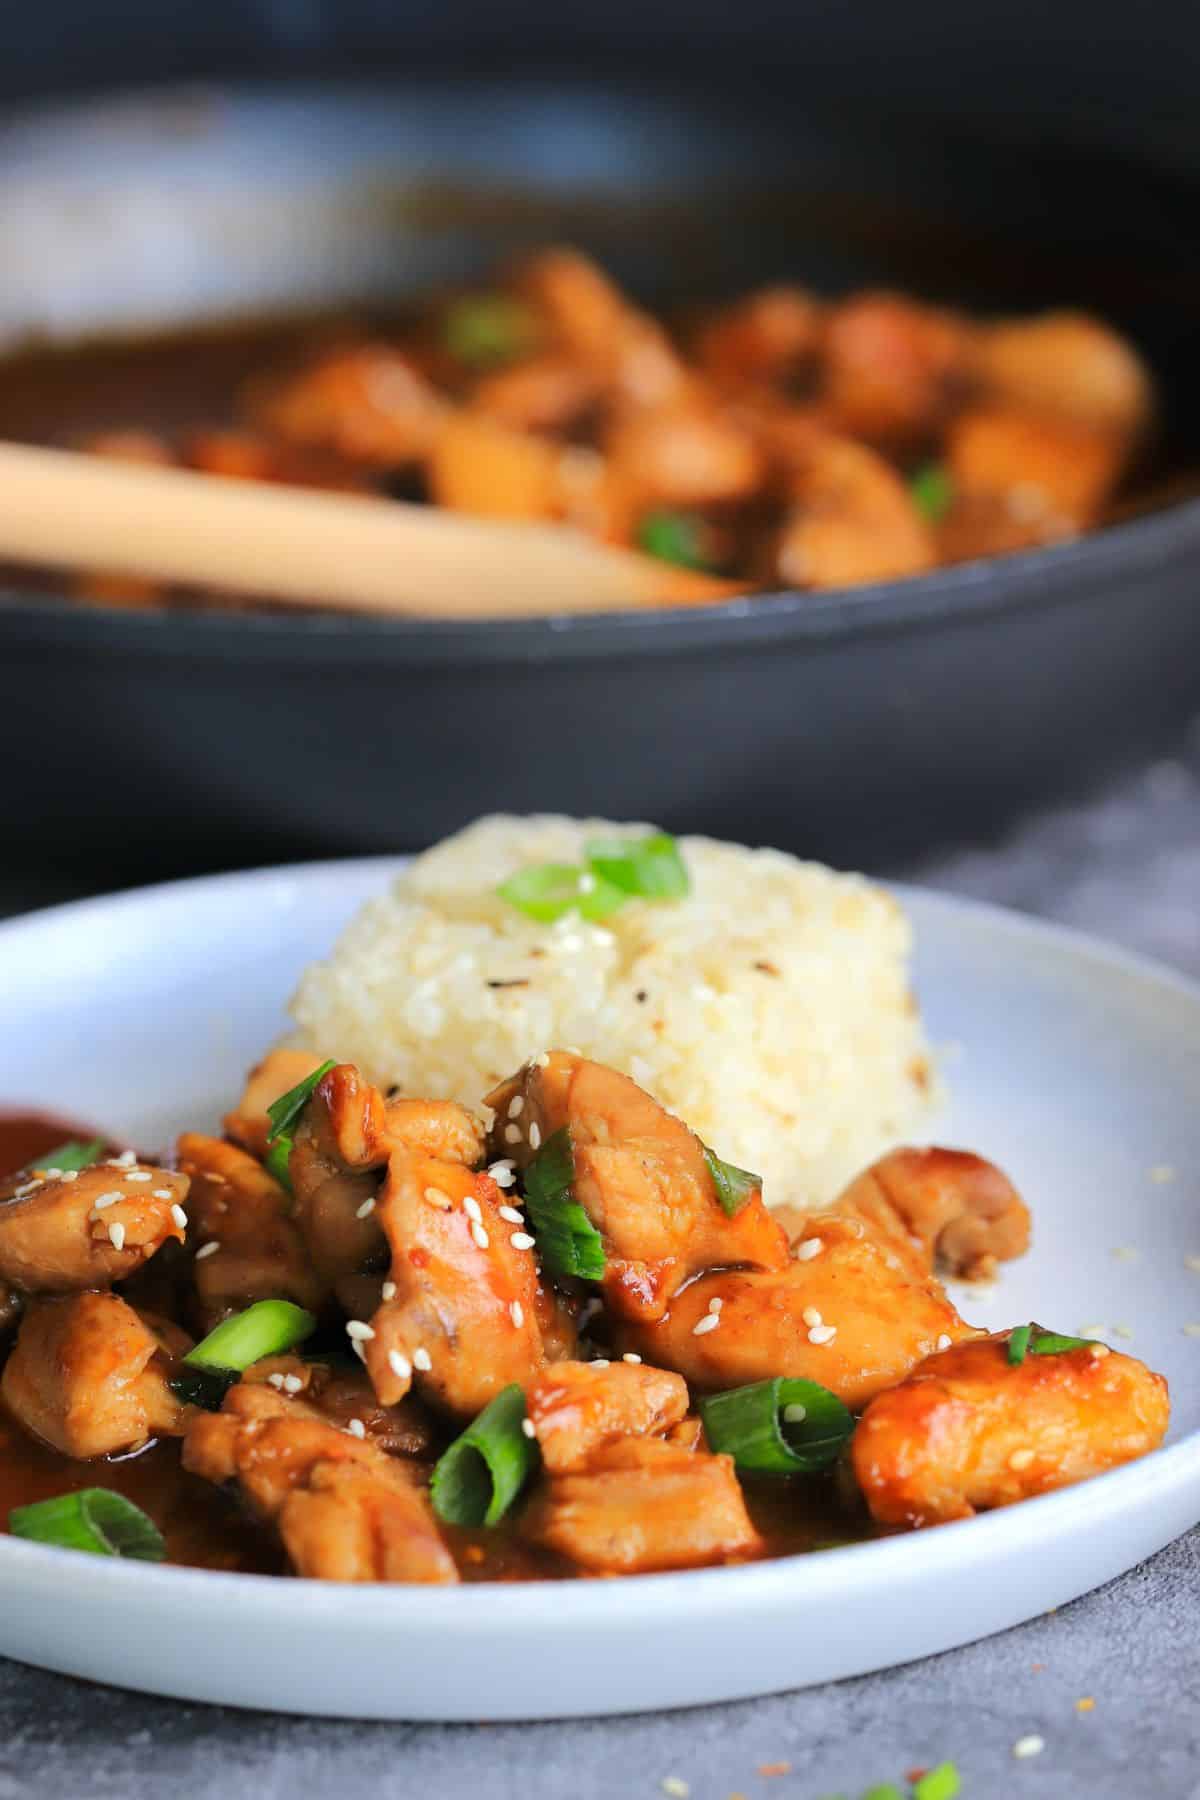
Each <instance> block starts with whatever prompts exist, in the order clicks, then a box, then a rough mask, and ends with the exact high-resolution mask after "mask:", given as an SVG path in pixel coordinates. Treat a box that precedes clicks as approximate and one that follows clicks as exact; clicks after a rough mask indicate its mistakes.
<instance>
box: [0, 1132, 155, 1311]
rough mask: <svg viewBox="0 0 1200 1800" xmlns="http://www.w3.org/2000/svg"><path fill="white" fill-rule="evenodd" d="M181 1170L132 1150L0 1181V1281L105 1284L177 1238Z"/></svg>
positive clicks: (57, 1288) (54, 1288) (33, 1285)
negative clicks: (137, 1155) (137, 1157)
mask: <svg viewBox="0 0 1200 1800" xmlns="http://www.w3.org/2000/svg"><path fill="white" fill-rule="evenodd" d="M187 1195H188V1179H187V1176H186V1175H181V1174H178V1173H176V1172H175V1171H174V1170H173V1169H160V1168H158V1167H157V1166H156V1165H155V1164H153V1163H139V1162H136V1161H135V1160H134V1158H133V1154H132V1152H127V1153H126V1154H125V1155H123V1156H120V1157H112V1158H109V1159H108V1160H107V1161H105V1162H101V1163H95V1164H93V1165H92V1167H91V1168H87V1169H78V1170H75V1169H67V1170H63V1171H55V1170H53V1169H39V1168H36V1167H35V1168H32V1169H23V1170H21V1171H20V1172H19V1173H18V1174H16V1175H10V1176H8V1177H6V1179H5V1180H3V1181H0V1281H4V1282H6V1283H9V1284H10V1285H11V1286H13V1287H15V1288H19V1289H21V1290H22V1291H24V1292H25V1293H28V1294H65V1293H73V1292H77V1291H78V1290H79V1289H80V1288H100V1287H108V1286H110V1285H111V1283H112V1282H114V1281H123V1280H124V1279H125V1278H126V1277H127V1276H130V1275H132V1274H133V1273H134V1271H135V1270H136V1269H139V1268H140V1267H141V1266H142V1264H143V1263H144V1262H146V1261H147V1260H148V1259H149V1258H150V1257H151V1256H153V1255H154V1253H155V1251H156V1250H158V1249H160V1248H161V1246H162V1245H163V1244H165V1243H166V1242H167V1241H168V1240H169V1239H171V1238H175V1239H177V1240H178V1242H179V1243H182V1242H183V1238H184V1231H185V1228H186V1225H187V1218H186V1215H185V1213H184V1211H183V1203H184V1201H185V1200H186V1199H187Z"/></svg>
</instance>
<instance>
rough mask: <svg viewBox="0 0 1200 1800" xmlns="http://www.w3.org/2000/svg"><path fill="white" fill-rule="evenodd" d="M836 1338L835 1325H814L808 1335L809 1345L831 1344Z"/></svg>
mask: <svg viewBox="0 0 1200 1800" xmlns="http://www.w3.org/2000/svg"><path fill="white" fill-rule="evenodd" d="M836 1336H837V1326H836V1325H814V1326H813V1327H812V1329H811V1330H810V1331H809V1334H808V1341H809V1343H810V1344H831V1343H832V1342H833V1340H834V1338H835V1337H836Z"/></svg>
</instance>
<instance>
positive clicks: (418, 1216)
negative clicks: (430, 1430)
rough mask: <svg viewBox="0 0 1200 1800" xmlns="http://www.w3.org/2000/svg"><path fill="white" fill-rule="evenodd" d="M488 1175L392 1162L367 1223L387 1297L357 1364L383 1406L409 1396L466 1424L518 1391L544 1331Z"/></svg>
mask: <svg viewBox="0 0 1200 1800" xmlns="http://www.w3.org/2000/svg"><path fill="white" fill-rule="evenodd" d="M504 1204H505V1201H504V1196H503V1194H502V1193H501V1191H500V1189H499V1188H498V1187H497V1186H496V1184H495V1182H494V1181H493V1180H492V1179H491V1177H490V1176H488V1175H482V1174H474V1173H472V1171H471V1170H469V1169H464V1168H463V1167H462V1165H461V1164H458V1163H443V1162H438V1161H436V1160H435V1159H434V1158H432V1157H426V1156H418V1155H414V1154H413V1153H412V1152H410V1151H406V1150H397V1151H395V1152H394V1153H393V1155H392V1159H391V1162H390V1163H389V1165H388V1178H387V1182H386V1184H385V1186H384V1189H383V1192H382V1194H381V1196H380V1200H379V1205H378V1209H377V1210H378V1216H379V1219H380V1222H381V1224H382V1226H383V1229H384V1231H385V1232H386V1234H387V1239H388V1244H389V1246H390V1248H391V1253H392V1263H391V1270H390V1280H391V1291H390V1295H389V1296H388V1297H385V1299H384V1301H383V1304H382V1305H381V1306H380V1308H379V1310H378V1312H377V1313H376V1314H375V1316H374V1317H373V1318H372V1320H371V1321H370V1326H369V1331H370V1336H368V1337H365V1338H364V1337H362V1336H359V1337H358V1340H357V1341H358V1342H359V1343H362V1344H364V1345H365V1360H366V1365H367V1369H368V1371H369V1373H370V1376H371V1380H372V1382H373V1384H374V1387H375V1392H376V1393H377V1394H378V1395H379V1398H380V1400H381V1401H383V1402H384V1404H385V1405H392V1404H394V1403H395V1402H396V1401H398V1400H401V1399H402V1398H403V1397H404V1395H405V1394H406V1393H407V1392H408V1391H409V1387H410V1385H411V1384H412V1383H413V1381H414V1380H415V1382H416V1384H417V1387H418V1389H419V1391H420V1392H421V1393H422V1394H423V1395H424V1396H425V1397H426V1398H427V1399H430V1400H431V1401H433V1402H434V1403H435V1404H436V1405H438V1406H440V1407H443V1408H445V1410H447V1411H448V1412H452V1413H456V1414H459V1415H462V1416H470V1415H473V1414H475V1413H477V1412H479V1411H480V1409H481V1408H482V1407H484V1406H486V1405H487V1403H488V1401H489V1400H492V1399H494V1398H495V1396H496V1395H497V1394H498V1393H499V1392H500V1390H501V1389H502V1388H504V1387H507V1386H508V1385H509V1384H510V1383H511V1382H518V1383H519V1384H520V1385H521V1386H522V1387H525V1386H527V1385H528V1384H529V1383H530V1382H531V1381H532V1380H533V1379H534V1377H535V1376H536V1375H537V1373H538V1371H539V1370H540V1369H541V1367H542V1366H543V1364H544V1362H545V1360H546V1340H545V1337H544V1334H543V1329H542V1327H543V1321H545V1322H546V1324H547V1325H548V1326H549V1325H551V1324H552V1323H554V1322H555V1314H556V1311H557V1308H556V1303H555V1302H554V1300H553V1298H552V1297H551V1296H550V1295H549V1294H548V1293H547V1292H546V1291H545V1290H544V1289H543V1288H542V1287H541V1284H540V1280H539V1275H538V1267H537V1263H536V1262H535V1260H534V1258H533V1256H532V1254H531V1253H530V1250H529V1248H528V1247H525V1248H519V1247H518V1245H515V1244H514V1243H513V1238H514V1237H516V1238H517V1239H518V1240H520V1238H521V1236H522V1234H521V1232H520V1231H519V1230H518V1229H514V1227H513V1225H512V1224H511V1222H508V1221H506V1220H504V1219H503V1218H501V1216H500V1211H499V1209H500V1207H501V1206H502V1205H504Z"/></svg>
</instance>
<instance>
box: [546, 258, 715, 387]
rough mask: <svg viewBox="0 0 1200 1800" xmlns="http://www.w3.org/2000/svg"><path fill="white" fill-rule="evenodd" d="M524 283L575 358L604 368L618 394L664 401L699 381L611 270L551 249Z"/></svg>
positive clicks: (603, 371) (603, 372) (554, 331)
mask: <svg viewBox="0 0 1200 1800" xmlns="http://www.w3.org/2000/svg"><path fill="white" fill-rule="evenodd" d="M518 287H519V289H520V291H521V293H522V294H523V295H524V297H525V298H527V299H528V300H530V301H531V302H532V304H533V305H534V306H536V307H537V308H538V310H539V311H540V312H541V313H542V315H543V316H544V317H545V318H546V320H547V321H548V323H549V326H550V328H551V330H552V332H553V334H554V335H555V336H556V337H557V338H558V340H559V342H560V343H562V344H563V345H564V346H565V347H566V348H567V349H568V350H569V351H570V352H571V353H572V354H573V355H574V356H576V357H577V358H579V360H580V361H582V362H584V363H588V364H591V365H592V366H593V367H595V368H596V369H598V370H599V371H600V373H601V375H602V377H603V379H604V381H605V383H606V384H607V385H608V387H609V389H610V391H611V392H612V393H613V395H614V396H616V397H618V398H620V399H623V400H625V401H627V402H629V403H631V404H634V405H639V406H658V405H661V404H663V403H664V402H668V401H671V400H674V399H676V398H678V397H679V396H681V395H682V394H685V393H686V392H688V391H689V390H690V389H691V388H692V386H693V385H694V382H693V377H692V376H691V374H690V372H689V370H688V369H687V366H686V364H685V363H684V361H683V359H682V357H681V356H680V355H679V353H678V351H677V350H676V349H675V347H674V345H673V344H672V343H671V341H670V339H669V338H668V337H667V334H666V332H665V331H664V330H663V329H662V327H661V325H659V324H658V322H657V321H656V320H654V319H652V318H650V317H649V315H648V314H646V313H643V312H640V311H639V310H638V309H637V308H636V307H635V306H634V305H633V304H632V303H631V302H630V301H629V300H627V299H626V298H625V296H624V294H622V293H621V291H620V289H619V288H618V287H617V286H616V285H615V284H614V283H613V282H612V281H610V280H609V278H608V276H607V275H605V274H604V272H603V271H602V270H601V269H599V268H597V266H596V264H595V263H594V262H592V261H591V260H590V259H589V258H588V257H586V256H581V255H580V254H579V253H578V252H577V251H574V250H547V251H544V252H543V253H542V254H541V255H539V256H536V257H534V258H533V259H532V260H531V261H530V262H529V263H528V264H526V266H525V268H524V269H523V270H521V271H520V273H519V276H518Z"/></svg>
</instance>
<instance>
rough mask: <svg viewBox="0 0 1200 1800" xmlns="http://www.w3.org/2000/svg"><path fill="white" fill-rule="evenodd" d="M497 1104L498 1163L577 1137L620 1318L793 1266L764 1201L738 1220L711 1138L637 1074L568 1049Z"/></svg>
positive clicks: (656, 1311)
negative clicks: (715, 1279) (723, 1277)
mask: <svg viewBox="0 0 1200 1800" xmlns="http://www.w3.org/2000/svg"><path fill="white" fill-rule="evenodd" d="M487 1104H488V1105H489V1106H490V1107H492V1108H493V1109H494V1111H495V1113H496V1125H495V1127H494V1130H493V1144H494V1146H495V1151H496V1155H497V1156H506V1157H511V1158H512V1159H513V1160H514V1161H515V1162H516V1164H517V1166H518V1167H519V1168H522V1169H523V1168H525V1166H526V1165H527V1164H528V1163H529V1161H530V1159H531V1157H532V1156H533V1155H534V1154H535V1151H536V1149H537V1147H538V1146H539V1145H541V1144H544V1143H545V1142H546V1140H547V1139H548V1138H550V1137H551V1136H553V1135H554V1133H556V1132H558V1131H561V1130H562V1129H564V1127H565V1128H566V1129H567V1130H568V1131H569V1133H570V1141H571V1147H572V1152H573V1156H574V1168H575V1179H574V1186H573V1193H574V1197H575V1199H576V1200H577V1201H578V1203H579V1204H580V1205H581V1206H582V1207H583V1209H584V1211H585V1212H586V1213H587V1215H588V1218H589V1219H590V1220H591V1222H592V1224H593V1225H594V1226H595V1227H596V1229H597V1231H598V1232H599V1233H600V1235H601V1237H602V1238H603V1240H604V1254H605V1259H606V1268H605V1273H604V1278H603V1291H604V1297H605V1301H606V1303H607V1305H608V1306H609V1308H610V1309H611V1310H612V1311H613V1312H614V1313H615V1314H616V1315H617V1316H619V1317H622V1318H626V1319H641V1320H644V1321H647V1322H648V1321H651V1320H654V1319H661V1318H662V1316H663V1314H664V1313H665V1312H666V1310H667V1308H668V1306H669V1305H670V1304H671V1296H672V1295H673V1294H675V1293H676V1292H677V1291H678V1289H679V1288H680V1287H682V1286H683V1284H684V1283H685V1282H686V1281H688V1280H690V1279H691V1277H692V1276H694V1275H697V1274H699V1273H700V1272H701V1271H703V1270H706V1269H711V1268H713V1267H714V1266H723V1267H728V1266H729V1265H731V1264H740V1265H748V1266H749V1267H751V1268H757V1269H784V1268H786V1266H787V1261H788V1248H787V1238H786V1235H785V1233H784V1231H783V1230H782V1228H781V1227H780V1226H779V1225H778V1224H777V1223H776V1221H775V1220H774V1219H773V1218H772V1217H771V1215H770V1213H769V1212H768V1211H767V1209H766V1207H765V1206H764V1205H763V1201H762V1195H761V1193H759V1192H753V1193H751V1194H750V1195H749V1196H748V1197H747V1199H746V1200H745V1201H744V1202H743V1204H742V1205H741V1206H740V1208H739V1209H738V1211H737V1212H736V1214H735V1215H734V1216H733V1217H732V1218H730V1217H728V1216H727V1215H726V1214H725V1212H724V1211H723V1210H722V1208H721V1204H720V1202H719V1200H718V1198H717V1191H716V1187H715V1185H714V1182H713V1177H712V1174H711V1173H710V1170H709V1168H708V1164H707V1162H706V1161H705V1155H704V1146H703V1145H702V1144H701V1142H700V1140H699V1138H698V1137H697V1136H696V1135H695V1133H694V1132H692V1131H690V1130H689V1129H688V1127H687V1126H686V1125H685V1124H683V1122H682V1120H680V1119H677V1118H676V1117H675V1116H674V1114H672V1113H669V1112H667V1111H666V1110H665V1109H664V1108H663V1107H661V1106H659V1104H658V1102H657V1101H655V1100H652V1099H651V1097H650V1095H649V1094H647V1093H644V1092H643V1090H642V1089H641V1088H640V1087H638V1085H637V1083H636V1082H634V1081H631V1080H630V1079H629V1077H628V1076H627V1075H621V1074H618V1073H617V1071H616V1070H615V1069H609V1068H606V1067H604V1065H603V1064H601V1063H595V1062H589V1061H587V1060H586V1059H585V1058H583V1057H579V1056H572V1055H570V1054H568V1053H567V1052H565V1051H561V1050H556V1051H554V1052H553V1053H552V1054H550V1055H549V1056H548V1057H547V1058H546V1059H545V1066H543V1064H542V1061H541V1060H539V1061H535V1062H532V1063H528V1064H526V1066H525V1067H524V1068H523V1069H521V1070H519V1071H518V1073H517V1074H516V1075H514V1076H513V1077H512V1078H511V1079H510V1080H508V1081H506V1082H504V1083H502V1084H501V1086H500V1087H498V1088H496V1089H495V1090H494V1091H493V1092H492V1093H490V1094H489V1095H488V1097H487ZM648 1360H650V1361H658V1358H655V1357H651V1358H649V1359H648ZM666 1366H668V1367H670V1366H673V1365H671V1364H670V1363H668V1364H667V1365H666Z"/></svg>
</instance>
